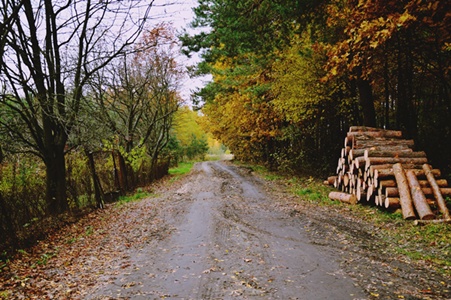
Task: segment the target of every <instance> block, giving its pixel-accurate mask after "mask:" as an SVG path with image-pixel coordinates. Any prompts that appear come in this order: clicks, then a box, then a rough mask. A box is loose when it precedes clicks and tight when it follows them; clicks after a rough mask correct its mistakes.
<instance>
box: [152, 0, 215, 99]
mask: <svg viewBox="0 0 451 300" xmlns="http://www.w3.org/2000/svg"><path fill="white" fill-rule="evenodd" d="M196 6H197V0H173V1H171V0H156V1H155V6H154V7H153V8H152V13H151V15H152V16H153V17H154V20H153V21H152V22H155V24H157V23H159V22H162V21H164V22H168V23H171V24H172V25H173V27H174V28H175V29H176V30H177V31H178V32H181V31H182V30H183V29H187V30H188V32H192V33H193V32H195V31H194V30H193V29H190V28H189V23H190V22H191V21H192V20H193V18H194V12H193V10H192V9H193V8H194V7H196ZM179 61H180V63H181V64H183V65H193V64H195V63H196V62H197V61H199V59H198V58H197V57H196V56H194V57H193V58H192V59H189V60H188V59H187V57H185V56H181V57H180V60H179ZM209 80H210V76H207V77H204V78H195V79H191V78H186V80H184V82H183V86H182V88H181V95H182V97H183V99H184V100H185V102H187V103H186V104H191V103H189V101H190V94H191V92H192V91H194V90H195V89H196V88H200V87H202V86H204V85H205V83H206V82H207V81H209Z"/></svg>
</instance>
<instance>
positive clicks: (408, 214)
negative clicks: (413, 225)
mask: <svg viewBox="0 0 451 300" xmlns="http://www.w3.org/2000/svg"><path fill="white" fill-rule="evenodd" d="M393 172H394V175H395V178H396V183H397V184H398V189H399V199H400V204H401V210H402V215H403V217H404V219H405V220H412V219H415V212H414V210H413V206H412V197H411V196H410V189H409V185H408V183H407V178H406V174H405V173H404V169H403V168H402V166H401V164H399V163H397V164H395V165H393Z"/></svg>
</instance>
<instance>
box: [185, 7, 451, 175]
mask: <svg viewBox="0 0 451 300" xmlns="http://www.w3.org/2000/svg"><path fill="white" fill-rule="evenodd" d="M198 2H199V6H198V7H197V8H196V9H195V10H194V11H195V13H196V19H195V21H194V22H193V23H192V26H194V27H202V26H208V27H209V28H210V31H205V32H202V33H200V34H197V35H193V36H189V35H183V36H182V37H181V40H182V41H183V43H184V46H185V51H186V52H187V53H190V52H192V51H202V52H201V53H203V56H202V57H203V60H202V62H201V63H200V64H199V65H198V70H199V72H200V73H202V72H210V73H211V74H212V75H213V81H212V82H211V83H210V84H208V85H207V86H206V87H205V88H203V89H202V90H201V91H199V92H198V93H197V96H198V98H197V99H200V100H201V102H202V105H203V108H202V111H203V112H204V114H205V115H206V117H207V119H208V122H209V124H210V128H211V131H212V132H213V134H214V135H215V136H216V137H217V138H219V139H220V140H221V141H223V142H224V143H225V144H226V145H227V146H228V147H230V149H231V150H232V152H234V153H235V154H236V155H237V156H238V157H239V158H241V159H244V160H254V161H259V162H263V163H267V164H269V165H271V166H274V167H279V168H280V167H285V168H287V169H292V170H297V171H301V170H305V169H308V168H309V167H310V166H312V165H314V166H316V167H317V168H316V169H317V170H320V171H326V170H331V168H332V166H333V165H334V163H336V162H335V159H334V157H336V153H338V151H339V148H340V147H341V140H342V137H343V136H344V133H345V132H346V131H347V130H348V128H349V126H350V125H367V126H378V127H385V128H391V129H401V130H403V132H404V133H405V134H406V136H408V137H411V138H414V139H415V140H416V142H417V145H419V146H420V147H422V148H423V149H424V150H426V151H427V153H428V155H429V156H430V159H431V161H432V162H433V163H436V164H440V166H441V167H442V168H444V169H445V170H447V171H448V172H449V170H451V154H450V153H451V128H450V126H451V124H450V123H449V121H448V120H449V118H450V117H451V99H450V95H449V91H450V84H451V78H450V72H449V71H450V67H449V66H450V58H451V52H450V50H451V48H450V42H451V36H450V26H451V15H450V14H449V12H448V10H447V2H446V1H443V0H442V1H422V0H420V1H413V0H404V1H393V0H378V1H369V0H358V1H357V0H329V1H308V0H301V1H295V2H293V1H265V0H262V1H244V0H239V1H227V0H220V1H208V0H199V1H198ZM334 153H335V154H334Z"/></svg>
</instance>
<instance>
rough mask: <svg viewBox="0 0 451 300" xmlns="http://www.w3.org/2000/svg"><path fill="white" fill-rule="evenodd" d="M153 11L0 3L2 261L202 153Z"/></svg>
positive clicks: (167, 40) (148, 7)
mask: <svg viewBox="0 0 451 300" xmlns="http://www.w3.org/2000/svg"><path fill="white" fill-rule="evenodd" d="M152 4H153V1H151V2H150V3H147V2H143V1H106V2H103V1H101V2H96V3H92V2H90V1H67V2H66V1H50V0H46V1H15V0H11V1H2V5H1V7H0V14H1V16H0V236H1V239H0V240H1V241H0V260H1V259H2V258H3V257H7V255H8V252H9V251H10V250H11V249H14V248H24V247H27V246H29V245H30V244H32V243H33V242H35V241H36V240H39V239H41V238H42V237H43V236H44V235H45V233H46V232H48V231H50V230H52V229H54V228H57V227H59V226H60V225H61V222H63V224H64V222H66V221H67V220H68V219H70V218H71V217H74V216H75V217H76V216H81V215H83V213H84V212H86V211H89V209H95V208H103V207H104V204H105V202H109V201H114V200H117V198H118V197H120V196H124V195H126V194H128V193H131V192H133V191H135V190H136V189H137V188H141V189H142V188H145V186H147V185H148V184H149V183H150V182H152V181H154V180H156V179H158V178H161V177H163V176H164V175H166V174H167V173H168V168H169V167H170V165H174V164H177V162H179V161H183V160H187V159H191V160H192V159H195V158H196V157H202V156H203V155H204V154H205V153H206V151H207V150H208V144H207V136H206V135H205V133H204V132H203V131H201V129H200V127H199V125H198V124H197V121H198V119H199V118H200V116H198V113H197V112H194V111H192V110H191V109H189V108H188V107H187V106H186V103H184V101H183V99H182V98H181V96H180V85H181V81H182V80H184V79H185V77H186V71H185V70H184V69H183V68H182V66H181V65H180V64H179V63H178V62H177V57H178V56H180V51H179V49H180V47H179V46H178V39H177V37H176V33H175V30H174V29H173V28H172V27H171V26H170V24H167V23H157V24H156V25H150V24H148V23H149V22H148V21H149V20H150V19H151V18H152V11H153V7H152ZM154 24H155V22H154Z"/></svg>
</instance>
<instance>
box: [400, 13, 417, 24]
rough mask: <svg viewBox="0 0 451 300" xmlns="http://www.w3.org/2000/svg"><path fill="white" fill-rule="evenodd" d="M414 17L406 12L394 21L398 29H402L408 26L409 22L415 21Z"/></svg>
mask: <svg viewBox="0 0 451 300" xmlns="http://www.w3.org/2000/svg"><path fill="white" fill-rule="evenodd" d="M415 20H416V17H414V16H412V15H411V14H410V13H409V12H408V11H407V10H406V11H405V12H404V13H403V14H402V15H400V16H399V18H398V20H397V21H396V25H397V26H398V27H403V26H405V25H406V24H408V23H409V22H411V21H415Z"/></svg>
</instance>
